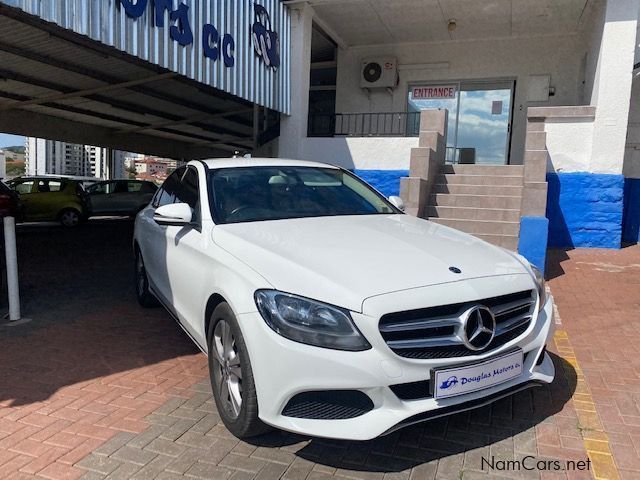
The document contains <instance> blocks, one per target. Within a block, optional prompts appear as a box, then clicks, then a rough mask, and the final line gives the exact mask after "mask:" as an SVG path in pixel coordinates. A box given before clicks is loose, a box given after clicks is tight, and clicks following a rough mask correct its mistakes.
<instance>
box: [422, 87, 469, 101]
mask: <svg viewBox="0 0 640 480" xmlns="http://www.w3.org/2000/svg"><path fill="white" fill-rule="evenodd" d="M457 90H458V89H457V86H456V85H429V86H424V87H413V88H412V90H411V98H412V99H413V100H448V99H453V98H456V92H457Z"/></svg>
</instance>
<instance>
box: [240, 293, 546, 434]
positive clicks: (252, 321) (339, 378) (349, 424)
mask: <svg viewBox="0 0 640 480" xmlns="http://www.w3.org/2000/svg"><path fill="white" fill-rule="evenodd" d="M537 310H538V317H537V320H535V321H533V322H532V323H531V326H530V328H529V329H528V330H527V331H526V332H525V333H524V334H523V336H522V337H521V338H516V339H515V340H513V341H510V342H507V343H506V344H504V345H503V346H501V347H500V348H498V349H495V350H493V351H491V352H489V353H485V354H481V355H476V356H474V357H464V358H445V359H437V360H414V359H408V358H402V357H399V356H398V355H396V354H395V353H393V352H392V351H391V350H390V349H389V348H388V347H387V346H386V344H384V342H383V341H382V339H381V338H380V339H377V338H374V339H372V338H371V337H372V336H373V335H374V334H373V330H372V329H371V325H373V324H376V328H377V320H376V319H375V318H371V317H367V316H366V315H363V314H353V318H354V321H355V323H356V324H357V325H358V327H359V328H360V330H361V331H362V332H363V333H364V334H365V336H367V339H368V340H370V343H371V344H372V346H373V348H372V349H370V350H367V351H364V352H344V351H337V350H329V349H323V348H317V347H312V346H308V345H303V344H300V343H295V342H292V341H290V340H287V339H285V338H283V337H281V336H279V335H278V334H276V333H275V332H273V331H272V330H271V329H270V328H269V327H268V326H267V325H266V323H265V322H264V321H263V319H262V318H261V316H260V314H259V313H257V312H256V313H248V314H244V315H240V316H239V317H240V318H239V320H240V325H241V326H242V330H243V335H244V336H245V339H246V344H247V346H248V348H249V355H250V358H251V363H252V368H253V374H254V379H255V383H256V389H257V394H258V407H259V416H260V419H261V420H262V421H264V422H265V423H267V424H269V425H272V426H275V427H277V428H280V429H283V430H287V431H291V432H296V433H301V434H305V435H310V436H315V437H328V438H339V439H345V440H369V439H372V438H375V437H378V436H380V435H383V434H386V433H390V432H391V431H394V430H396V429H398V428H402V427H404V426H406V425H410V424H412V423H417V422H420V421H424V420H429V419H431V418H436V417H438V416H442V415H448V414H451V413H455V412H457V411H462V410H467V409H469V408H476V407H479V406H481V405H484V404H485V403H487V402H490V401H494V400H497V399H498V398H502V397H503V396H505V395H508V394H511V393H514V392H515V391H519V390H521V389H522V388H525V386H531V385H533V384H536V383H538V384H540V383H550V382H552V381H553V378H554V373H555V370H554V365H553V362H552V360H551V358H550V356H549V355H548V354H546V353H543V349H544V347H545V345H546V344H547V343H548V342H550V341H551V339H552V336H553V330H554V329H553V326H554V321H553V298H552V297H551V296H549V297H548V298H547V301H546V303H545V305H543V306H542V307H541V308H538V309H537ZM367 325H368V327H367ZM371 340H374V341H373V342H372V341H371ZM378 340H379V341H378ZM514 348H521V349H522V351H523V352H524V364H523V373H522V375H520V376H519V377H517V378H514V379H511V380H509V381H507V382H504V383H501V384H499V385H496V386H494V387H490V388H486V389H484V390H481V391H477V392H473V393H468V394H464V395H460V396H456V397H450V398H446V399H435V398H432V397H428V398H421V399H416V400H402V399H401V398H399V397H398V396H397V395H396V394H395V393H394V392H393V391H392V390H391V388H390V386H392V385H397V384H404V383H411V382H418V381H424V380H429V379H430V376H431V370H432V369H433V368H437V367H444V366H446V367H451V366H456V365H458V364H468V363H469V362H470V361H472V360H478V361H480V360H484V359H487V358H492V357H494V356H497V355H500V354H501V353H503V352H506V351H508V350H512V349H514ZM540 354H543V360H542V362H541V363H540V364H539V365H536V361H537V360H538V357H539V356H540ZM336 390H358V391H361V392H363V393H365V394H366V395H367V396H368V397H369V398H370V399H371V401H372V403H373V408H372V409H371V410H370V411H368V412H367V413H364V414H363V415H360V416H357V417H355V418H348V419H338V420H335V419H330V420H326V419H322V420H320V419H308V418H294V417H291V416H286V415H283V414H282V412H283V409H284V408H285V406H286V405H287V403H288V402H289V400H291V399H292V398H293V397H294V396H296V395H297V394H299V393H302V392H313V391H336Z"/></svg>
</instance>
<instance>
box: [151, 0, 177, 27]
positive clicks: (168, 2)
mask: <svg viewBox="0 0 640 480" xmlns="http://www.w3.org/2000/svg"><path fill="white" fill-rule="evenodd" d="M167 10H168V11H169V12H172V11H173V0H154V1H153V12H154V19H155V26H156V27H164V12H166V11H167Z"/></svg>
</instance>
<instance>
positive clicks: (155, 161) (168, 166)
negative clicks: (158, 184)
mask: <svg viewBox="0 0 640 480" xmlns="http://www.w3.org/2000/svg"><path fill="white" fill-rule="evenodd" d="M177 167H178V162H177V161H176V160H171V159H168V158H157V157H144V158H143V159H141V160H136V161H135V171H136V178H137V179H139V180H155V181H162V180H164V179H165V178H166V177H167V175H169V174H170V173H171V172H172V171H173V170H175V169H176V168H177Z"/></svg>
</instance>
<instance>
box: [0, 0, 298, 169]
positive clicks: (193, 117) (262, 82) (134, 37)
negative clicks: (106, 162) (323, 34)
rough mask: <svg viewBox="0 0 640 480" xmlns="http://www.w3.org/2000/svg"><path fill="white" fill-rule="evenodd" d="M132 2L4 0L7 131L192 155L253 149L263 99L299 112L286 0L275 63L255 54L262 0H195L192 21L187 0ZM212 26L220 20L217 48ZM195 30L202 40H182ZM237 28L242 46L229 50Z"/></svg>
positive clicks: (1, 126)
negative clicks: (292, 88)
mask: <svg viewBox="0 0 640 480" xmlns="http://www.w3.org/2000/svg"><path fill="white" fill-rule="evenodd" d="M127 1H128V4H127V5H128V6H129V7H131V5H135V4H136V2H131V1H130V0H51V1H46V2H33V1H31V0H0V131H3V132H7V133H13V134H18V135H27V136H35V137H41V138H49V139H55V140H62V141H67V142H73V143H83V144H90V145H98V146H103V147H111V148H115V149H119V150H125V151H133V152H141V153H146V154H152V155H159V156H166V157H172V158H183V159H189V158H205V157H212V156H229V155H230V154H231V153H232V152H233V151H235V150H250V149H252V148H253V147H254V140H255V137H256V135H257V133H259V132H258V131H254V105H261V106H263V107H266V108H270V109H273V110H277V111H280V112H282V113H288V106H289V63H288V62H289V60H288V38H289V19H288V10H287V8H286V7H285V6H284V5H282V4H280V2H277V1H275V0H265V1H264V2H263V3H264V4H265V9H266V10H267V11H268V9H269V8H271V9H272V12H271V13H272V15H271V16H272V18H271V19H270V22H271V23H270V24H269V25H268V27H269V31H270V32H275V31H276V30H279V31H278V32H277V35H278V36H279V44H280V51H279V52H278V53H279V56H280V62H279V65H278V66H275V65H268V63H267V62H266V61H265V60H264V59H263V58H262V57H261V56H259V55H257V54H256V52H255V48H254V45H253V44H252V37H251V36H250V35H249V31H250V28H251V26H252V25H253V24H252V22H254V21H255V20H254V19H255V17H254V12H253V11H252V8H253V5H254V3H253V2H251V1H250V0H240V1H239V2H226V1H225V0H212V1H211V2H208V1H207V0H195V1H191V2H189V6H190V7H191V8H190V9H189V8H186V9H185V8H184V7H183V9H184V10H186V11H187V12H188V15H187V16H185V17H183V18H182V19H181V18H179V15H178V16H177V17H174V15H172V10H171V9H172V8H176V10H175V11H174V13H175V12H178V11H179V10H180V6H181V5H185V6H186V3H184V2H183V1H182V0H179V1H177V2H175V1H174V2H171V1H169V2H157V1H156V2H151V1H149V2H147V1H146V0H138V2H137V4H139V5H145V6H147V5H148V6H147V8H145V9H144V11H143V12H142V13H141V14H140V16H138V17H135V16H131V15H129V13H131V12H129V11H128V10H127V11H125V8H124V5H125V3H126V2H127ZM158 4H165V7H156V5H158ZM205 4H206V7H207V8H205V7H204V5H205ZM166 5H168V6H166ZM157 9H160V10H159V12H160V14H162V15H164V25H160V24H159V23H158V21H159V18H158V17H157V16H156V13H158V12H157V11H156V10H157ZM230 9H231V10H233V12H231V13H233V15H230V14H229V11H228V10H230ZM184 10H183V13H184ZM205 10H206V11H205ZM209 10H210V11H209ZM34 13H35V14H34ZM138 13H139V12H138ZM181 22H182V23H181ZM185 22H186V23H185ZM218 24H219V25H218ZM185 25H186V26H185ZM206 25H211V26H213V25H218V26H215V27H214V30H215V33H216V34H217V31H218V29H219V30H220V33H219V42H216V41H215V40H216V39H215V37H211V38H210V40H211V41H210V42H209V46H210V49H209V52H208V53H209V55H208V56H207V55H204V53H203V48H205V47H204V46H203V44H204V43H205V42H203V39H202V36H203V35H204V33H203V32H207V30H203V27H204V26H206ZM173 26H175V31H172V27H173ZM65 27H67V28H65ZM187 28H188V29H189V30H190V31H191V33H192V41H191V43H186V42H185V41H184V38H178V40H179V41H178V40H176V38H177V37H178V36H179V35H178V34H181V33H184V32H185V30H186V29H187ZM245 28H246V30H245ZM209 31H210V30H209ZM174 33H176V35H175V36H174ZM225 36H230V37H232V38H231V40H232V41H233V44H231V46H229V45H226V51H225V52H223V48H222V43H223V39H224V37H225ZM95 38H99V39H100V41H98V40H96V39H95ZM228 43H229V42H228ZM213 47H219V48H218V50H213V51H214V52H217V53H219V58H217V59H215V58H214V59H212V58H211V55H210V54H211V51H212V50H211V48H213ZM223 53H224V54H225V56H224V57H223ZM229 55H232V56H233V65H230V63H231V62H227V61H226V60H227V58H228V57H229ZM150 60H152V61H150Z"/></svg>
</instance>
